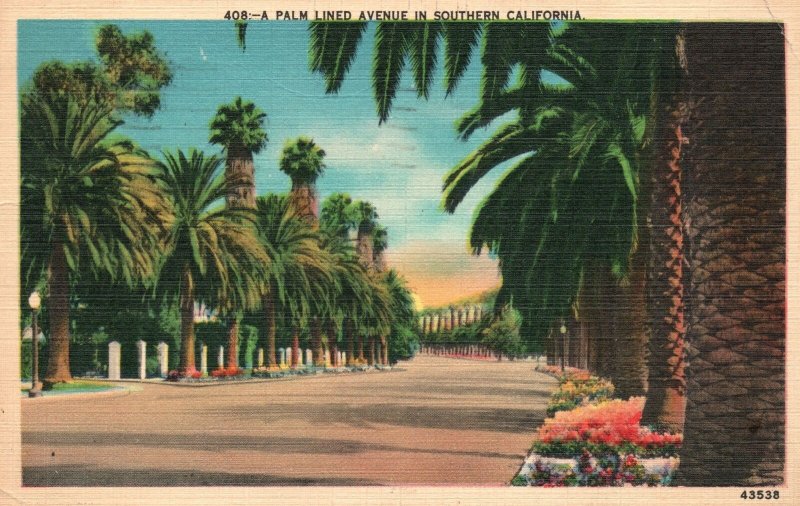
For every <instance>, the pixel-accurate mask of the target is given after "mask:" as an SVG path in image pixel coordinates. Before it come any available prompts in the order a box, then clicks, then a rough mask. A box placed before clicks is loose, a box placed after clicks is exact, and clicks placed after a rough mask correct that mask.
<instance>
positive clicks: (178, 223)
mask: <svg viewBox="0 0 800 506" xmlns="http://www.w3.org/2000/svg"><path fill="white" fill-rule="evenodd" d="M164 160H165V163H163V164H162V169H163V172H164V174H163V184H164V189H165V192H166V194H167V195H169V197H170V198H171V200H172V205H173V214H174V220H173V221H172V223H171V226H170V228H169V232H168V237H167V248H166V254H165V257H166V258H165V261H164V266H163V268H162V270H161V275H160V279H159V285H160V289H161V291H162V292H163V293H166V294H174V295H177V296H178V298H179V301H180V302H179V304H180V312H181V357H180V365H179V372H180V373H181V374H184V375H185V374H189V373H191V372H192V371H194V369H195V343H194V304H195V301H196V300H199V301H202V302H205V303H206V304H208V305H214V306H216V307H219V308H220V309H222V310H223V311H230V310H233V309H254V308H256V307H257V306H258V304H259V303H260V297H259V295H260V291H259V287H260V284H259V280H260V279H263V277H264V276H263V270H264V269H265V268H268V267H269V265H270V258H269V257H268V256H267V254H266V253H265V251H264V249H263V248H262V247H261V244H260V243H259V241H258V238H257V237H256V234H255V230H254V227H253V216H252V213H250V212H247V211H243V210H237V209H230V208H227V207H223V206H222V205H221V201H222V199H223V198H224V197H225V196H226V195H227V192H228V188H227V186H226V184H225V176H224V174H221V173H220V172H219V168H220V165H221V163H222V160H221V159H219V158H217V157H216V156H214V155H212V156H209V157H206V156H205V155H204V154H203V153H202V152H200V151H197V150H194V149H192V150H190V151H189V154H188V157H187V155H186V154H184V153H183V151H181V150H178V151H177V152H176V153H174V154H173V153H169V152H165V153H164Z"/></svg>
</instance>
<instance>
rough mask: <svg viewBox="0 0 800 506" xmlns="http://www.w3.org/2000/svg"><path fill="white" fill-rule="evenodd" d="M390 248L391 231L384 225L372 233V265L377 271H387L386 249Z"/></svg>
mask: <svg viewBox="0 0 800 506" xmlns="http://www.w3.org/2000/svg"><path fill="white" fill-rule="evenodd" d="M388 247H389V231H388V230H386V227H384V226H383V225H377V226H376V227H375V229H374V230H373V231H372V263H373V265H374V266H375V270H376V271H378V272H383V271H385V270H386V258H385V253H386V249H387V248H388Z"/></svg>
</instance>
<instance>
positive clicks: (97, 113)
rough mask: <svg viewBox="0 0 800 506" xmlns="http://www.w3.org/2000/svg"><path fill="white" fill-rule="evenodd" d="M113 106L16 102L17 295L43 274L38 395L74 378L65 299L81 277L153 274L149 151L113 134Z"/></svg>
mask: <svg viewBox="0 0 800 506" xmlns="http://www.w3.org/2000/svg"><path fill="white" fill-rule="evenodd" d="M112 107H113V104H111V103H109V102H107V101H104V100H99V101H98V100H95V99H94V98H89V99H85V97H84V98H81V99H79V98H76V97H75V96H74V95H73V94H72V93H64V92H62V93H60V92H56V91H50V92H40V91H36V90H27V91H26V92H24V93H23V95H22V100H21V128H20V132H21V134H20V147H21V169H22V191H21V204H22V206H21V209H22V210H23V212H22V214H21V216H20V222H21V229H22V230H21V239H22V241H21V242H22V275H23V281H22V284H21V286H22V287H23V288H32V287H35V286H37V285H39V284H40V282H41V281H42V280H43V278H44V277H45V276H46V284H47V299H46V303H47V307H48V310H49V315H50V318H49V319H50V347H49V349H50V351H49V355H50V357H49V361H48V367H47V371H46V372H45V377H44V384H45V387H50V386H52V385H53V384H54V383H60V382H67V381H70V380H71V374H70V368H69V343H70V333H69V329H70V292H71V288H70V286H71V283H73V282H75V274H76V273H77V272H78V270H79V269H81V270H84V269H85V270H87V271H92V270H93V271H95V273H98V274H99V273H101V272H105V273H106V274H108V275H109V276H110V277H111V279H112V280H121V281H123V282H126V283H127V284H129V285H134V284H136V283H138V282H139V281H141V280H142V279H146V278H152V277H153V275H154V271H155V269H154V263H155V258H154V255H155V254H156V252H157V251H159V249H160V248H159V246H160V244H159V233H160V231H161V227H162V225H163V222H164V221H165V220H166V219H167V217H168V213H169V211H168V209H169V207H168V206H167V205H166V202H165V200H164V199H163V197H162V195H161V193H160V191H159V188H158V185H157V183H156V180H155V176H156V175H157V174H158V170H157V167H156V164H155V163H154V162H153V161H152V160H151V159H150V158H149V157H148V156H147V154H146V153H144V152H143V151H141V150H139V149H137V148H136V147H135V145H134V144H133V143H132V142H131V141H129V140H125V139H121V138H113V136H112V134H113V133H114V131H115V130H116V129H117V127H119V126H120V125H121V124H122V121H121V120H119V119H117V118H116V117H115V116H114V115H113V108H112Z"/></svg>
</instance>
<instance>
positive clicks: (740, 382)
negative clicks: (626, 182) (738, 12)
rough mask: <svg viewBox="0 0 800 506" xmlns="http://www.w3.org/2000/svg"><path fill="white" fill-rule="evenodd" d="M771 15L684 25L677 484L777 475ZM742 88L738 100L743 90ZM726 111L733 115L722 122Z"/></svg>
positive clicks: (780, 325)
mask: <svg viewBox="0 0 800 506" xmlns="http://www.w3.org/2000/svg"><path fill="white" fill-rule="evenodd" d="M782 30H783V27H782V26H781V25H779V24H766V23H764V24H762V23H751V24H741V23H737V24H723V23H709V24H693V23H692V24H688V25H687V27H686V33H685V39H684V41H683V42H684V45H685V51H686V59H685V62H686V64H687V66H688V80H689V83H688V85H687V87H686V89H689V90H691V93H690V94H688V95H684V97H683V98H685V99H688V100H686V103H689V104H692V105H691V107H690V110H689V118H690V119H689V122H688V123H687V124H686V125H685V126H684V127H683V132H684V135H686V136H687V137H688V138H689V139H691V144H689V146H688V147H687V149H688V153H686V154H685V156H684V160H685V162H684V166H685V167H687V168H688V170H686V171H684V173H683V177H684V178H685V179H687V181H686V184H685V185H684V189H685V190H686V194H685V202H686V207H685V209H684V213H685V216H686V223H687V232H686V236H687V239H688V240H687V246H688V253H687V257H688V260H689V262H688V263H689V265H690V266H691V270H690V272H689V283H688V285H687V286H688V300H687V314H688V315H689V317H688V329H687V332H686V338H687V341H688V343H689V356H690V357H691V366H690V367H689V368H688V370H687V376H688V377H687V383H688V384H687V408H686V423H685V430H684V447H683V450H682V451H681V467H680V471H679V476H678V480H679V482H680V483H681V484H685V485H705V486H708V485H728V486H730V485H738V486H751V487H758V486H767V485H777V484H780V483H783V482H784V476H783V475H784V468H785V461H784V458H783V457H784V454H785V450H786V447H785V427H786V404H785V392H784V389H785V386H786V383H785V374H786V373H785V366H786V362H785V358H786V327H785V323H786V258H787V257H786V236H785V233H786V218H785V213H786V195H785V192H784V191H783V189H784V188H786V122H785V118H786V100H785V93H786V91H785V84H784V83H785V82H786V81H785V70H784V68H785V67H784V65H785V60H784V54H785V53H784V51H785V49H784V48H785V40H784V36H783V33H782ZM743 97H746V99H744V98H743ZM733 118H745V119H744V120H743V121H732V119H733Z"/></svg>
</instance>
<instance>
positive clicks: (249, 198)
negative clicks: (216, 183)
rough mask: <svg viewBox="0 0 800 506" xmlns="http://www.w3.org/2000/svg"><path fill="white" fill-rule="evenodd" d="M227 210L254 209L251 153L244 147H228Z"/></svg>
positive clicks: (253, 177) (226, 176)
mask: <svg viewBox="0 0 800 506" xmlns="http://www.w3.org/2000/svg"><path fill="white" fill-rule="evenodd" d="M225 181H226V183H227V194H226V196H225V205H226V206H227V207H228V208H229V209H255V207H256V180H255V165H254V164H253V153H252V152H251V151H250V150H249V149H247V148H246V147H244V146H230V147H229V148H228V156H227V160H226V164H225Z"/></svg>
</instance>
